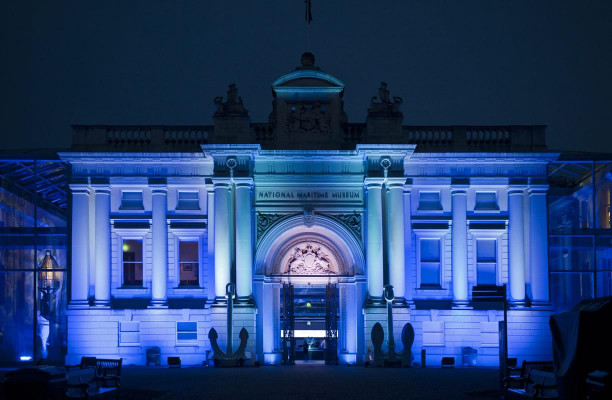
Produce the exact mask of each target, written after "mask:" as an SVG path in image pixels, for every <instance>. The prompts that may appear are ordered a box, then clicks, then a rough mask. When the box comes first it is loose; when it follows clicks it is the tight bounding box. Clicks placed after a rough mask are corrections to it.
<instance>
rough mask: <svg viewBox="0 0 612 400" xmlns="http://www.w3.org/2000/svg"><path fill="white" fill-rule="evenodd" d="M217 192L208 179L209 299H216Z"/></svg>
mask: <svg viewBox="0 0 612 400" xmlns="http://www.w3.org/2000/svg"><path fill="white" fill-rule="evenodd" d="M214 215H215V192H214V187H213V184H212V181H210V179H206V216H207V220H208V224H207V226H206V228H207V241H208V288H207V291H206V293H207V296H208V298H209V299H214V298H215V268H214V266H215V217H214Z"/></svg>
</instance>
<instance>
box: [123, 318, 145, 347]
mask: <svg viewBox="0 0 612 400" xmlns="http://www.w3.org/2000/svg"><path fill="white" fill-rule="evenodd" d="M139 345H140V322H136V321H120V322H119V346H139Z"/></svg>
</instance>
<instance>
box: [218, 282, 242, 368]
mask: <svg viewBox="0 0 612 400" xmlns="http://www.w3.org/2000/svg"><path fill="white" fill-rule="evenodd" d="M225 297H227V349H226V351H225V352H224V351H223V350H221V348H220V347H219V344H218V343H217V339H218V338H219V334H218V333H217V331H216V330H215V328H210V331H209V332H208V339H209V340H210V345H211V346H212V348H213V356H212V359H213V360H215V366H218V367H242V366H243V365H244V360H247V359H248V358H247V356H246V353H245V350H246V346H247V342H248V340H249V333H248V332H247V330H246V329H245V328H244V327H243V328H242V329H241V330H240V335H239V337H240V345H239V346H238V349H237V350H236V351H235V352H232V349H233V348H234V340H233V339H234V337H233V329H232V328H233V317H234V298H235V297H236V285H234V284H233V283H231V282H230V283H228V284H227V285H226V286H225Z"/></svg>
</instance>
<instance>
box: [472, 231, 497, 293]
mask: <svg viewBox="0 0 612 400" xmlns="http://www.w3.org/2000/svg"><path fill="white" fill-rule="evenodd" d="M476 282H477V284H478V285H496V284H497V241H496V240H495V239H477V240H476Z"/></svg>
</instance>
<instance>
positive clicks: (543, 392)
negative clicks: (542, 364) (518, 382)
mask: <svg viewBox="0 0 612 400" xmlns="http://www.w3.org/2000/svg"><path fill="white" fill-rule="evenodd" d="M558 397H559V394H558V392H557V381H556V377H555V373H554V372H549V371H540V370H537V369H532V370H531V371H529V374H528V375H527V379H526V380H525V385H524V386H523V387H522V388H509V389H507V390H506V395H505V398H506V399H557V398H558Z"/></svg>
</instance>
